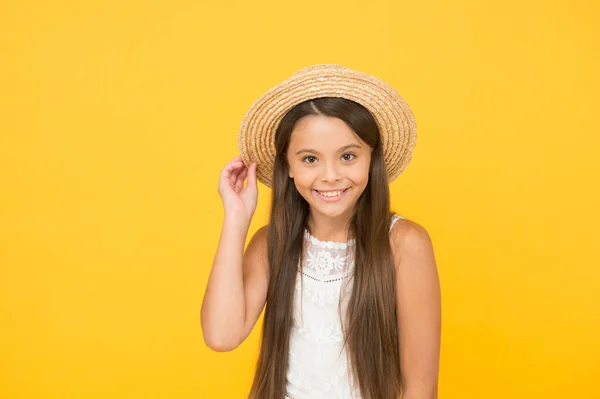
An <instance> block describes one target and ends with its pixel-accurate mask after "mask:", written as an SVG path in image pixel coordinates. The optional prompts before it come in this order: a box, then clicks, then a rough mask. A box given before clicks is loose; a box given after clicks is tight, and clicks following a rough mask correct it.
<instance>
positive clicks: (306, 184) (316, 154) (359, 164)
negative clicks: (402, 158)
mask: <svg viewBox="0 0 600 399" xmlns="http://www.w3.org/2000/svg"><path fill="white" fill-rule="evenodd" d="M287 160H288V164H289V176H290V177H291V178H293V179H294V184H295V186H296V189H297V190H298V192H299V193H300V195H301V196H302V197H303V198H304V199H305V200H306V201H307V202H308V204H309V207H310V209H311V211H312V212H314V213H318V214H322V215H323V216H326V217H337V216H340V215H344V214H351V213H352V212H353V211H354V206H355V205H356V202H357V200H358V199H359V197H360V195H361V194H362V193H363V191H364V190H365V188H366V187H367V183H368V182H369V167H370V164H371V147H369V145H368V144H366V143H365V142H364V141H362V140H361V139H360V138H359V137H358V135H357V134H356V133H354V131H352V129H350V127H349V126H348V125H347V124H346V123H345V122H344V121H342V120H341V119H339V118H334V117H328V116H322V115H309V116H305V117H303V118H302V119H300V120H299V121H298V122H297V123H296V124H295V125H294V129H293V131H292V134H291V136H290V142H289V147H288V151H287Z"/></svg>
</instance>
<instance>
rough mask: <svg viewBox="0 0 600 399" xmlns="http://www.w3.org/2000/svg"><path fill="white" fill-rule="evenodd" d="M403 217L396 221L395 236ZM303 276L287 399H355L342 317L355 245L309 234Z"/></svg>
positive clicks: (299, 279) (299, 280)
mask: <svg viewBox="0 0 600 399" xmlns="http://www.w3.org/2000/svg"><path fill="white" fill-rule="evenodd" d="M400 218H402V216H399V215H396V214H394V215H393V216H392V221H391V226H390V230H391V229H392V227H393V226H394V223H396V221H397V220H398V219H400ZM304 242H305V246H304V261H303V264H302V268H301V270H302V271H301V272H300V270H299V271H298V273H302V275H298V277H297V278H296V289H295V292H294V305H293V312H294V314H293V322H292V330H291V336H290V349H289V351H290V352H289V356H290V357H289V367H288V370H287V384H286V385H287V387H286V390H287V394H286V398H288V399H355V398H360V390H359V388H358V385H357V383H355V381H353V378H352V376H351V374H350V373H349V372H348V363H349V359H348V358H347V356H346V351H345V348H343V346H342V345H343V338H344V337H343V334H342V323H341V319H340V310H338V306H340V305H341V317H342V318H343V317H345V310H346V307H347V305H348V299H349V297H350V294H351V292H352V281H353V279H352V274H353V268H354V248H353V246H354V240H350V241H347V242H345V243H343V242H334V241H320V240H318V239H317V238H316V237H313V236H312V235H310V234H309V233H308V231H306V230H305V232H304Z"/></svg>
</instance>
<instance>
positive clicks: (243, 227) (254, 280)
mask: <svg viewBox="0 0 600 399" xmlns="http://www.w3.org/2000/svg"><path fill="white" fill-rule="evenodd" d="M246 177H247V178H248V182H247V185H246V186H245V187H244V181H245V180H246ZM219 194H220V195H221V198H222V200H223V206H224V208H225V220H224V222H223V227H222V230H221V237H220V238H219V245H218V248H217V253H216V255H215V259H214V262H213V265H212V269H211V271H210V276H209V278H208V284H207V287H206V292H205V293H204V300H203V301H202V310H201V314H200V322H201V324H202V334H203V337H204V342H205V343H206V345H207V346H208V347H209V348H211V349H213V350H215V351H221V352H222V351H230V350H233V349H235V348H236V347H237V346H238V345H239V344H240V343H242V342H243V341H244V340H245V339H246V337H247V336H248V334H250V331H252V327H254V324H255V323H256V320H257V319H258V316H260V313H261V311H262V309H263V307H264V305H265V302H266V297H267V285H268V260H267V258H268V256H267V234H266V233H267V228H266V226H264V227H262V228H260V229H259V230H258V231H257V232H256V233H255V234H254V236H253V237H252V239H251V240H250V243H249V244H248V248H247V249H246V252H245V253H244V244H245V242H246V237H247V235H248V228H249V227H250V221H251V220H252V216H253V215H254V211H255V210H256V202H257V196H258V189H257V187H256V164H252V165H250V167H246V166H245V165H244V163H243V162H242V158H241V156H238V157H236V158H234V159H232V160H231V161H230V162H229V163H228V164H227V165H226V166H225V167H224V168H223V169H222V170H221V175H220V178H219Z"/></svg>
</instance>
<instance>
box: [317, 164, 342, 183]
mask: <svg viewBox="0 0 600 399" xmlns="http://www.w3.org/2000/svg"><path fill="white" fill-rule="evenodd" d="M340 178H341V176H340V173H339V171H338V169H337V167H336V165H335V164H325V166H324V170H323V176H322V178H321V180H322V181H323V182H335V181H338V180H340Z"/></svg>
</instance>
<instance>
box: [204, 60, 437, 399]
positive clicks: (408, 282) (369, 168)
mask: <svg viewBox="0 0 600 399" xmlns="http://www.w3.org/2000/svg"><path fill="white" fill-rule="evenodd" d="M415 140H416V124H415V121H414V116H413V115H412V112H411V110H410V108H409V107H408V105H407V104H406V103H405V102H404V100H403V99H402V98H401V97H400V96H399V95H398V93H396V92H395V90H394V89H392V88H391V87H390V86H389V85H387V84H386V83H385V82H383V81H381V80H379V79H377V78H375V77H373V76H371V75H367V74H364V73H361V72H358V71H354V70H352V69H349V68H346V67H343V66H339V65H332V64H325V65H315V66H312V67H309V68H305V69H303V70H301V71H299V72H298V73H296V74H294V75H293V76H292V77H290V78H289V79H287V80H285V81H284V82H282V83H280V84H279V85H277V86H275V87H273V88H272V89H270V90H269V91H267V92H266V93H265V94H264V95H263V96H261V97H260V98H259V99H258V100H257V101H256V102H255V103H254V104H253V105H252V106H251V107H250V109H249V111H248V112H247V113H246V115H245V116H244V120H243V121H242V125H241V130H240V133H239V142H240V151H241V156H238V157H237V158H235V159H233V160H232V161H231V162H229V163H228V164H227V165H226V166H225V167H224V168H223V170H222V171H221V175H220V180H219V193H220V196H221V199H222V201H223V206H224V208H225V219H224V222H223V226H222V231H221V237H220V241H219V245H218V249H217V253H216V256H215V260H214V264H213V266H212V270H211V274H210V277H209V281H208V286H207V289H206V293H205V297H204V301H203V304H202V312H201V322H202V328H203V335H204V340H205V342H206V344H207V345H208V346H209V347H210V348H211V349H213V350H216V351H229V350H233V349H234V348H236V347H237V346H238V345H239V344H240V343H241V342H243V341H244V340H245V339H246V337H247V336H248V334H249V333H250V331H251V330H252V328H253V327H254V325H255V323H256V321H257V319H258V317H259V316H260V314H261V312H262V310H263V308H264V307H265V304H266V308H265V314H264V325H263V334H262V344H261V349H260V355H259V359H258V364H257V368H256V374H255V377H254V382H253V384H252V388H251V391H250V395H249V397H250V398H252V399H283V398H290V399H315V398H327V399H330V398H364V399H391V398H398V397H399V396H400V394H401V393H402V397H403V398H404V399H434V398H437V385H438V369H439V352H440V333H441V305H440V287H439V279H438V274H437V268H436V264H435V259H434V254H433V248H432V243H431V240H430V238H429V235H428V233H427V232H426V230H425V229H424V228H423V227H422V226H420V225H419V224H417V223H415V222H412V221H409V220H407V219H406V218H403V217H402V216H400V215H398V214H395V213H393V212H392V211H391V210H390V197H389V187H388V184H389V182H391V181H392V180H393V179H395V178H396V177H397V176H398V175H399V174H400V173H401V172H402V171H403V170H404V169H405V168H406V166H407V165H408V163H409V162H410V160H411V157H412V151H413V148H414V145H415ZM246 180H247V183H246V184H245V182H246ZM257 180H259V181H261V182H262V183H264V184H265V185H266V186H268V187H271V188H272V204H271V212H270V220H269V224H268V225H266V226H263V227H261V228H260V229H259V230H258V231H257V232H256V233H255V234H254V236H253V237H252V239H251V240H250V243H249V244H248V247H247V248H246V250H245V252H244V244H245V241H246V237H247V233H248V229H249V226H250V222H251V219H252V217H253V215H254V212H255V209H256V204H257Z"/></svg>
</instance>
